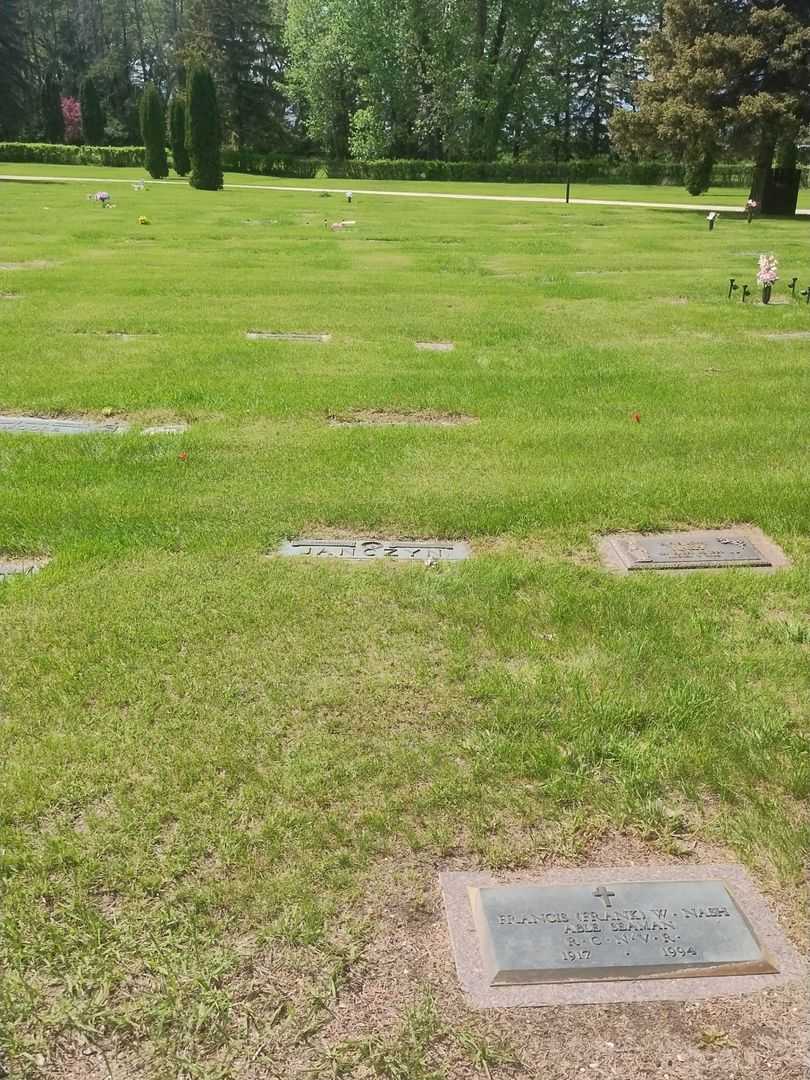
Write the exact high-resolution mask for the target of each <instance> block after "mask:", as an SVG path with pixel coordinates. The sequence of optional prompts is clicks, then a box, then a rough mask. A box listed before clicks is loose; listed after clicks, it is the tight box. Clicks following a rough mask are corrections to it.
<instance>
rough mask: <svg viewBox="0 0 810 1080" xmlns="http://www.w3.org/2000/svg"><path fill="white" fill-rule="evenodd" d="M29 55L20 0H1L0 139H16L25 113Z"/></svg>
mask: <svg viewBox="0 0 810 1080" xmlns="http://www.w3.org/2000/svg"><path fill="white" fill-rule="evenodd" d="M24 70H25V54H24V52H23V38H22V30H21V28H20V18H19V12H18V10H17V0H0V140H2V139H14V138H16V136H17V134H18V133H19V130H20V127H21V126H22V122H23V119H24V115H25V107H24V99H25V78H24Z"/></svg>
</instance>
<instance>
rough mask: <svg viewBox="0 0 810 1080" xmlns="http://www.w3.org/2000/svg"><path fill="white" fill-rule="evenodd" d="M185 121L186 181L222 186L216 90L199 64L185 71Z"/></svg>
mask: <svg viewBox="0 0 810 1080" xmlns="http://www.w3.org/2000/svg"><path fill="white" fill-rule="evenodd" d="M186 122H187V131H186V145H187V147H188V152H189V158H190V161H191V176H190V177H189V183H190V184H191V186H192V187H196V188H202V189H203V190H205V191H218V190H219V188H221V187H222V159H221V153H220V138H221V136H220V126H219V111H218V108H217V91H216V87H215V86H214V80H213V79H212V77H211V72H210V71H209V70H208V68H206V67H202V66H201V65H197V66H195V67H194V68H192V70H191V73H190V74H189V80H188V107H187V113H186Z"/></svg>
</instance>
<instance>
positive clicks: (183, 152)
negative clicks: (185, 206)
mask: <svg viewBox="0 0 810 1080" xmlns="http://www.w3.org/2000/svg"><path fill="white" fill-rule="evenodd" d="M169 138H170V140H171V147H172V161H173V162H174V171H175V172H176V173H177V175H178V176H186V175H187V173H188V171H189V169H190V168H191V162H190V161H189V160H188V149H187V147H186V102H185V99H184V98H183V97H181V96H180V95H179V94H175V95H174V97H173V98H172V100H171V105H170V106H169Z"/></svg>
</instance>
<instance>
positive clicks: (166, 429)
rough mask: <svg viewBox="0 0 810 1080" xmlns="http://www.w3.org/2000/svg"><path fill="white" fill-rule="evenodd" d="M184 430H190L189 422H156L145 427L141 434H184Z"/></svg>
mask: <svg viewBox="0 0 810 1080" xmlns="http://www.w3.org/2000/svg"><path fill="white" fill-rule="evenodd" d="M184 431H188V424H155V425H154V426H153V427H145V428H143V430H142V431H141V435H182V434H183V432H184Z"/></svg>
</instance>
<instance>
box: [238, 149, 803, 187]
mask: <svg viewBox="0 0 810 1080" xmlns="http://www.w3.org/2000/svg"><path fill="white" fill-rule="evenodd" d="M224 161H225V167H226V168H227V169H230V170H238V171H240V172H249V173H259V174H261V175H264V176H288V177H296V178H299V179H312V178H314V177H317V176H324V177H330V178H332V179H341V180H478V181H499V182H503V183H523V184H526V183H530V184H543V183H546V184H548V183H560V184H563V183H565V182H566V181H567V180H569V179H570V180H571V182H572V183H579V184H583V183H603V184H604V183H611V184H672V185H673V186H676V187H683V186H684V172H685V168H684V166H683V165H680V164H678V163H677V162H630V161H622V162H616V161H609V160H607V159H605V158H595V159H593V160H580V161H569V162H554V161H527V162H513V161H424V160H422V159H418V158H400V159H387V160H380V161H355V160H348V161H329V160H328V159H326V158H296V157H286V156H283V155H280V154H257V153H242V154H241V155H240V154H237V153H235V152H228V151H226V153H225V155H224ZM751 173H752V166H751V165H748V164H740V165H717V166H715V170H714V174H713V183H714V184H715V185H717V186H718V187H747V186H749V185H750V183H751ZM808 179H809V180H810V178H808Z"/></svg>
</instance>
